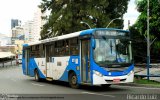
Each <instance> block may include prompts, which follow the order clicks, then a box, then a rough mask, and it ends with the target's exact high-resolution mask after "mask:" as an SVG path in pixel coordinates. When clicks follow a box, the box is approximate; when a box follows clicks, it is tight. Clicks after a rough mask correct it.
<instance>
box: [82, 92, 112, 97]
mask: <svg viewBox="0 0 160 100" xmlns="http://www.w3.org/2000/svg"><path fill="white" fill-rule="evenodd" d="M82 93H83V94H92V95H99V96H105V97H112V98H114V97H115V96H113V95H105V94H99V93H93V92H82Z"/></svg>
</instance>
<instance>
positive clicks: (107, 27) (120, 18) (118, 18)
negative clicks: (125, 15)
mask: <svg viewBox="0 0 160 100" xmlns="http://www.w3.org/2000/svg"><path fill="white" fill-rule="evenodd" d="M117 19H121V18H115V19H112V20H111V21H110V22H109V24H108V25H107V27H106V28H108V26H109V25H110V24H111V23H112V22H113V21H115V20H117Z"/></svg>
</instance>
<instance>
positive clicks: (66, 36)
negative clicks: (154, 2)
mask: <svg viewBox="0 0 160 100" xmlns="http://www.w3.org/2000/svg"><path fill="white" fill-rule="evenodd" d="M96 30H115V31H121V32H129V31H127V30H122V29H115V28H94V29H87V30H82V31H78V32H74V33H70V34H66V35H61V36H57V37H53V38H48V39H44V40H40V41H36V42H31V43H28V44H24V45H23V46H24V47H27V46H30V45H36V44H42V43H47V42H52V41H56V40H63V39H69V38H73V37H78V36H84V35H92V33H93V32H94V31H96Z"/></svg>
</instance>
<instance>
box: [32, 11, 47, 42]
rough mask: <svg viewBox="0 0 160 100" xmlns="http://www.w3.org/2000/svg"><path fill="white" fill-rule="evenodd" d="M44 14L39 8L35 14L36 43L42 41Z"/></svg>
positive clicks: (34, 35)
mask: <svg viewBox="0 0 160 100" xmlns="http://www.w3.org/2000/svg"><path fill="white" fill-rule="evenodd" d="M42 16H43V14H42V12H41V9H40V8H38V9H37V11H36V12H35V13H34V18H33V22H34V23H33V38H34V41H39V40H40V39H41V36H40V32H41V27H42V26H43V24H44V20H42Z"/></svg>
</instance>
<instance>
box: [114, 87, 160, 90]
mask: <svg viewBox="0 0 160 100" xmlns="http://www.w3.org/2000/svg"><path fill="white" fill-rule="evenodd" d="M116 87H127V88H141V89H148V90H155V89H157V90H160V88H152V87H133V86H116Z"/></svg>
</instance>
